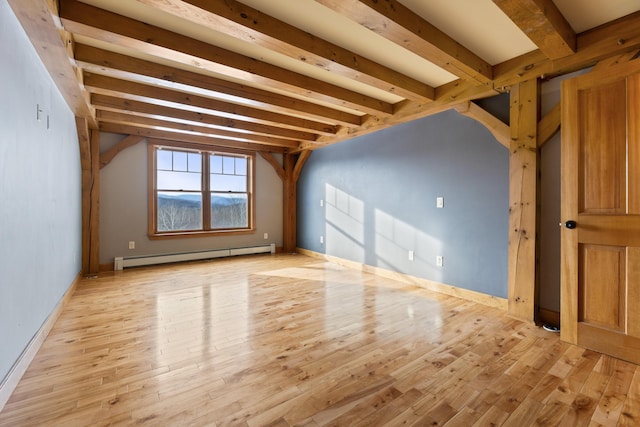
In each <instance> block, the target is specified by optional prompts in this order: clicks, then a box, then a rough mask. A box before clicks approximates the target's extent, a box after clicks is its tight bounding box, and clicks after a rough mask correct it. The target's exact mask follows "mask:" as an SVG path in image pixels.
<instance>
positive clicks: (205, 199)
mask: <svg viewBox="0 0 640 427" xmlns="http://www.w3.org/2000/svg"><path fill="white" fill-rule="evenodd" d="M209 157H210V154H209V153H208V152H203V153H202V156H201V159H202V168H201V170H202V228H203V229H204V230H211V190H210V189H209V182H210V179H209V175H210V174H209V164H210V163H211V162H210V160H209Z"/></svg>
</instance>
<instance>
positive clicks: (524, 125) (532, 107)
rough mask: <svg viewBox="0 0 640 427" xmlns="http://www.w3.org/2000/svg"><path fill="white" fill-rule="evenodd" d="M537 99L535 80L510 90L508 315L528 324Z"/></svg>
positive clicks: (532, 293) (531, 316)
mask: <svg viewBox="0 0 640 427" xmlns="http://www.w3.org/2000/svg"><path fill="white" fill-rule="evenodd" d="M538 99H539V90H538V82H537V80H535V79H534V80H529V81H526V82H523V83H519V84H516V85H514V86H512V87H511V107H510V117H511V120H510V121H511V123H510V128H511V144H510V156H509V277H508V299H509V308H508V312H509V314H510V315H512V316H514V317H517V318H519V319H522V320H525V321H529V322H533V321H534V320H535V314H536V306H537V292H536V289H537V286H536V282H537V275H536V266H537V256H536V247H537V236H536V234H537V220H538V199H539V195H538V193H539V185H538V175H539V174H538V170H539V162H538V159H539V154H538V148H537V124H538V115H539V102H538Z"/></svg>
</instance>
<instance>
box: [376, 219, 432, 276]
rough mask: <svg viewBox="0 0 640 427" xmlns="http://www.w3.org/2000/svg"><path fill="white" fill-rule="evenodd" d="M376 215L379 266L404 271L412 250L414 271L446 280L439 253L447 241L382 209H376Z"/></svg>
mask: <svg viewBox="0 0 640 427" xmlns="http://www.w3.org/2000/svg"><path fill="white" fill-rule="evenodd" d="M374 218H375V240H376V241H375V253H376V257H377V258H378V264H377V265H378V267H382V268H386V269H389V270H393V271H403V270H404V268H401V266H406V265H407V262H408V254H409V251H413V254H414V260H413V261H410V262H411V263H412V264H413V265H412V268H411V270H414V271H420V272H421V274H420V276H422V277H429V278H430V279H431V280H434V281H438V282H442V279H443V272H442V270H443V268H442V267H439V266H436V256H438V255H444V254H443V244H442V242H441V241H440V240H439V239H437V238H435V237H433V236H430V235H428V234H425V233H423V232H422V231H420V230H418V229H416V228H415V227H414V226H412V225H410V224H407V223H406V222H404V221H401V220H399V219H397V218H395V217H393V216H392V215H390V214H388V213H386V212H383V211H381V210H380V209H376V210H375V213H374ZM414 274H415V273H414Z"/></svg>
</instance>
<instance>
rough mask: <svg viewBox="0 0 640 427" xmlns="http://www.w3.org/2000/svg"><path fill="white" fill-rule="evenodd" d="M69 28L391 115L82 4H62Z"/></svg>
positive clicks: (363, 98) (378, 104)
mask: <svg viewBox="0 0 640 427" xmlns="http://www.w3.org/2000/svg"><path fill="white" fill-rule="evenodd" d="M60 18H61V19H62V23H63V25H64V28H65V29H66V30H67V31H70V32H71V33H74V34H80V35H83V36H85V37H89V38H94V39H97V40H101V41H106V42H109V43H115V44H118V45H120V46H122V47H125V48H128V49H133V50H137V51H141V52H145V53H147V54H151V55H154V56H158V57H164V58H167V59H169V60H172V61H174V62H182V63H185V64H188V65H189V66H194V65H196V66H199V67H202V68H206V69H207V70H209V71H213V72H216V73H219V74H222V75H227V76H229V77H232V78H237V79H240V80H244V81H248V82H253V83H256V84H261V85H265V86H269V87H273V88H274V89H279V90H283V91H285V92H292V93H296V94H298V95H302V96H305V97H307V98H310V99H315V100H318V101H322V102H326V103H329V104H333V105H337V106H341V107H344V108H348V109H351V110H354V111H360V112H362V113H365V114H376V115H383V116H384V115H391V114H393V112H394V106H393V105H392V104H390V103H388V102H385V101H382V100H379V99H375V98H372V97H370V96H367V95H363V94H360V93H357V92H354V91H352V90H349V89H345V88H342V87H339V86H337V85H334V84H331V83H327V82H324V81H322V80H318V79H315V78H313V77H309V76H306V75H303V74H300V73H296V72H294V71H290V70H287V69H284V68H280V67H277V66H275V65H271V64H269V63H267V62H264V61H260V60H257V59H254V58H249V57H247V56H244V55H241V54H239V53H236V52H232V51H230V50H226V49H223V48H220V47H217V46H214V45H211V44H209V43H206V42H203V41H200V40H196V39H193V38H190V37H187V36H184V35H182V34H178V33H174V32H172V31H169V30H165V29H163V28H159V27H156V26H153V25H150V24H145V23H144V22H140V21H137V20H135V19H131V18H128V17H125V16H122V15H118V14H115V13H111V12H108V11H106V10H103V9H99V8H96V7H93V6H90V5H88V4H85V3H81V2H78V1H76V0H60Z"/></svg>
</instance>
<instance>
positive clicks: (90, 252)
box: [76, 117, 100, 276]
mask: <svg viewBox="0 0 640 427" xmlns="http://www.w3.org/2000/svg"><path fill="white" fill-rule="evenodd" d="M76 127H77V132H78V143H79V144H80V164H81V168H82V273H83V274H84V275H85V276H94V275H96V274H98V272H99V271H100V258H99V254H100V252H99V247H100V240H99V210H100V205H99V198H100V132H98V131H97V130H93V131H91V130H90V129H89V125H88V122H87V120H86V119H84V118H79V117H76Z"/></svg>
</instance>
